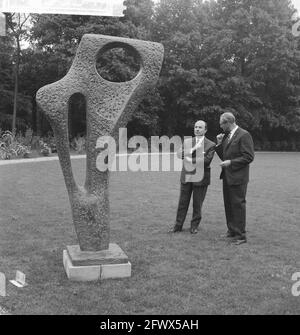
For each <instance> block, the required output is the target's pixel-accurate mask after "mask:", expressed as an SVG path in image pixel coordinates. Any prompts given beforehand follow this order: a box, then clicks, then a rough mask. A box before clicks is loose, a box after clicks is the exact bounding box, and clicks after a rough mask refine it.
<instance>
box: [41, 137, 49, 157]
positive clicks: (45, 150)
mask: <svg viewBox="0 0 300 335" xmlns="http://www.w3.org/2000/svg"><path fill="white" fill-rule="evenodd" d="M39 145H40V153H41V154H42V155H43V156H49V155H50V154H51V148H50V147H49V146H48V144H47V143H45V142H44V141H43V140H40V141H39Z"/></svg>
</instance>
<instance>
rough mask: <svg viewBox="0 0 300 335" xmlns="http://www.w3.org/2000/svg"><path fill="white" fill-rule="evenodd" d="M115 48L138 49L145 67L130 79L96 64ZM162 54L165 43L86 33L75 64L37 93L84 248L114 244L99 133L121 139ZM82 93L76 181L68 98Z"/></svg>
mask: <svg viewBox="0 0 300 335" xmlns="http://www.w3.org/2000/svg"><path fill="white" fill-rule="evenodd" d="M113 48H124V49H129V50H131V51H132V50H133V51H135V52H136V54H137V55H138V59H139V64H140V70H139V72H138V74H137V75H136V77H135V78H133V79H132V80H130V81H127V82H121V83H119V82H110V81H107V80H105V79H104V78H102V77H101V76H100V75H99V74H98V72H97V69H96V59H97V56H98V55H100V54H101V53H104V52H106V51H107V50H110V49H113ZM162 60H163V46H162V45H161V44H159V43H154V42H147V41H141V40H134V39H127V38H120V37H113V36H104V35H95V34H86V35H84V36H83V37H82V39H81V42H80V44H79V47H78V49H77V53H76V56H75V59H74V61H73V64H72V66H71V68H70V70H69V72H68V73H67V75H66V76H65V77H64V78H62V79H61V80H59V81H57V82H55V83H53V84H50V85H46V86H44V87H42V88H41V89H40V90H39V91H38V93H37V96H36V100H37V103H38V105H39V106H40V107H41V109H42V110H43V112H44V113H45V114H46V116H47V117H48V120H49V122H50V124H51V126H52V129H53V131H54V136H55V138H56V146H57V152H58V156H59V160H60V164H61V168H62V171H63V175H64V179H65V183H66V187H67V190H68V195H69V199H70V203H71V209H72V216H73V222H74V225H75V230H76V234H77V237H78V241H79V246H80V250H81V251H84V252H85V251H92V252H98V251H101V250H106V249H109V239H110V237H109V235H110V227H109V191H108V183H109V172H108V171H106V172H100V171H99V170H97V168H96V158H97V155H98V153H99V149H96V142H97V139H98V138H99V137H100V136H108V135H109V136H112V137H114V138H115V140H116V141H117V140H118V138H117V137H118V130H119V128H120V127H125V126H126V125H127V123H128V121H129V119H130V118H131V116H132V113H133V111H134V109H135V108H136V107H137V105H138V104H139V102H140V101H141V99H142V98H144V96H145V94H146V93H147V90H149V89H150V88H152V87H153V85H155V83H156V82H157V79H158V76H159V72H160V69H161V65H162ZM75 93H81V94H83V95H84V97H85V99H86V115H87V122H86V123H87V139H86V153H87V160H86V180H85V185H84V187H80V186H79V185H77V184H76V182H75V179H74V176H73V172H72V167H71V159H70V152H69V136H68V108H69V99H70V97H71V96H72V95H73V94H75Z"/></svg>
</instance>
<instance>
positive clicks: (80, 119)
mask: <svg viewBox="0 0 300 335" xmlns="http://www.w3.org/2000/svg"><path fill="white" fill-rule="evenodd" d="M68 131H69V141H70V149H71V151H75V152H76V153H78V154H83V153H85V140H86V101H85V97H84V95H83V94H81V93H75V94H73V95H72V96H71V97H70V99H69V112H68Z"/></svg>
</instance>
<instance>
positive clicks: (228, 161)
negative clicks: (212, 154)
mask: <svg viewBox="0 0 300 335" xmlns="http://www.w3.org/2000/svg"><path fill="white" fill-rule="evenodd" d="M229 165H231V161H230V160H227V161H224V162H222V163H220V166H221V168H225V167H227V166H229Z"/></svg>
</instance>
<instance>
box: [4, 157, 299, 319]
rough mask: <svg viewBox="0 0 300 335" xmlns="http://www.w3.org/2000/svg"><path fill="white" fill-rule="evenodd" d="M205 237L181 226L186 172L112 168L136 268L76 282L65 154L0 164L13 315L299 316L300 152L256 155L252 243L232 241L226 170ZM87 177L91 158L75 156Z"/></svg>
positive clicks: (114, 232)
mask: <svg viewBox="0 0 300 335" xmlns="http://www.w3.org/2000/svg"><path fill="white" fill-rule="evenodd" d="M219 162H220V161H219V158H217V157H215V159H214V161H213V166H212V184H211V186H210V188H209V190H208V194H207V197H206V200H205V203H204V207H203V220H202V222H201V228H200V230H199V232H198V234H197V235H191V234H190V233H189V230H188V229H189V221H190V218H191V211H189V214H188V217H187V219H186V223H185V226H184V228H185V229H184V231H183V232H182V233H180V234H170V233H168V230H169V228H171V227H172V226H173V223H174V219H175V215H176V209H177V202H178V197H179V174H180V173H179V172H138V173H132V172H120V173H112V174H111V183H110V187H111V188H110V202H111V242H115V243H118V244H119V245H120V247H121V248H122V249H123V250H124V251H125V252H126V254H127V255H128V257H129V259H130V261H131V263H132V277H131V278H127V279H121V280H119V279H118V280H117V279H115V280H106V281H101V282H93V283H77V282H70V281H68V280H67V277H66V275H65V272H64V268H63V265H62V251H63V249H65V246H66V245H71V244H77V239H76V235H75V231H74V228H73V224H72V220H71V213H70V205H69V201H68V197H67V192H66V188H65V184H64V181H63V178H62V172H61V170H60V167H59V163H58V161H49V162H40V163H26V164H16V165H6V166H0V190H1V191H0V271H1V272H4V273H5V274H6V277H7V279H13V278H14V276H15V271H16V270H21V271H22V272H24V273H25V274H26V278H27V282H28V284H29V285H28V286H27V287H25V288H23V289H19V288H17V287H15V286H13V285H11V284H10V283H8V284H7V291H8V294H9V295H8V296H7V297H0V306H2V307H4V308H5V309H7V310H8V311H10V312H11V313H12V314H299V313H300V297H293V296H292V294H291V287H292V284H293V282H292V281H291V276H292V274H293V273H294V272H300V224H299V217H300V169H299V167H300V154H299V153H282V154H279V153H257V154H256V159H255V161H254V162H253V164H252V166H251V182H250V184H249V188H248V196H247V200H248V203H247V231H248V243H247V244H243V245H240V246H232V245H229V244H228V243H227V242H226V240H225V239H222V238H221V237H220V235H221V234H223V233H225V232H226V227H225V215H224V208H223V200H222V189H221V182H220V180H219V179H218V176H219V167H218V164H219ZM72 164H73V169H74V172H75V176H76V178H77V181H78V182H79V183H83V179H84V174H85V160H84V159H77V160H73V161H72Z"/></svg>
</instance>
